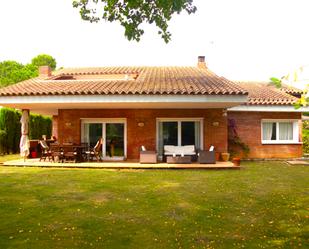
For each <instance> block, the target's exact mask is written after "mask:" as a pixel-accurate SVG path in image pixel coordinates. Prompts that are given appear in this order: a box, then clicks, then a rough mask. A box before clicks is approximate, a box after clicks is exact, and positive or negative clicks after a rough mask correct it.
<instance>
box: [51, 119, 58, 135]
mask: <svg viewBox="0 0 309 249" xmlns="http://www.w3.org/2000/svg"><path fill="white" fill-rule="evenodd" d="M52 124H53V126H52V135H53V136H55V137H56V138H57V139H58V116H57V115H54V116H53V117H52Z"/></svg>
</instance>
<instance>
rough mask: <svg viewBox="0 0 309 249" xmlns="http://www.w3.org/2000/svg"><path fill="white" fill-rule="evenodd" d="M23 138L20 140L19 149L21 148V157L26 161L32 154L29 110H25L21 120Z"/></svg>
mask: <svg viewBox="0 0 309 249" xmlns="http://www.w3.org/2000/svg"><path fill="white" fill-rule="evenodd" d="M20 123H21V138H20V143H19V148H20V156H22V157H23V158H24V160H26V157H27V156H28V155H29V153H30V150H29V149H30V141H29V137H28V133H29V111H28V110H23V111H22V115H21V119H20Z"/></svg>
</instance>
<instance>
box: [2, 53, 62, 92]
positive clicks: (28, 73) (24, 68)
mask: <svg viewBox="0 0 309 249" xmlns="http://www.w3.org/2000/svg"><path fill="white" fill-rule="evenodd" d="M39 66H50V67H51V68H52V69H53V70H54V69H55V68H56V60H55V59H54V58H53V57H52V56H50V55H46V54H41V55H38V56H36V57H34V58H33V59H32V61H31V64H26V65H23V64H21V63H19V62H16V61H3V62H0V87H4V86H8V85H12V84H15V83H17V82H20V81H23V80H27V79H30V78H34V77H36V76H38V67H39Z"/></svg>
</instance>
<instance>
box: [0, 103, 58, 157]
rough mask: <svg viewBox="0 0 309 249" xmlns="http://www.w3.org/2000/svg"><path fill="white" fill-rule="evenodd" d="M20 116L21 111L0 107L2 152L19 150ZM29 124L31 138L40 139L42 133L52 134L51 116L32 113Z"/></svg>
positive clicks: (0, 147) (0, 152) (0, 145)
mask: <svg viewBox="0 0 309 249" xmlns="http://www.w3.org/2000/svg"><path fill="white" fill-rule="evenodd" d="M20 117H21V112H20V111H16V110H14V109H9V108H1V109H0V154H9V153H17V152H18V151H19V140H20ZM29 125H30V126H29V129H30V134H29V137H30V139H39V138H41V137H42V135H47V137H50V136H51V130H52V120H51V118H49V117H43V116H41V115H33V114H32V115H31V116H30V122H29Z"/></svg>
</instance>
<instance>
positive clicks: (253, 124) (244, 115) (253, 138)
mask: <svg viewBox="0 0 309 249" xmlns="http://www.w3.org/2000/svg"><path fill="white" fill-rule="evenodd" d="M228 118H229V119H230V118H232V119H234V120H235V122H236V129H237V133H238V135H239V137H240V138H241V140H242V141H243V142H244V143H246V144H247V145H248V146H249V148H250V154H249V156H248V157H249V158H295V157H301V156H302V144H282V145H275V144H271V145H270V144H268V145H266V144H262V142H261V120H262V119H299V120H300V119H301V113H282V112H281V113H280V112H277V113H274V112H229V113H228ZM299 126H300V129H299V131H300V134H299V141H301V140H302V136H301V131H302V129H301V127H302V126H301V121H299Z"/></svg>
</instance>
